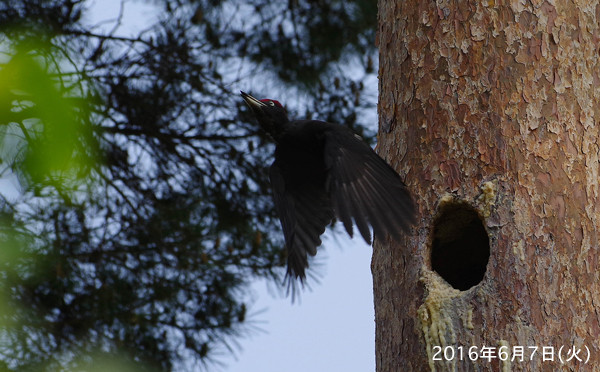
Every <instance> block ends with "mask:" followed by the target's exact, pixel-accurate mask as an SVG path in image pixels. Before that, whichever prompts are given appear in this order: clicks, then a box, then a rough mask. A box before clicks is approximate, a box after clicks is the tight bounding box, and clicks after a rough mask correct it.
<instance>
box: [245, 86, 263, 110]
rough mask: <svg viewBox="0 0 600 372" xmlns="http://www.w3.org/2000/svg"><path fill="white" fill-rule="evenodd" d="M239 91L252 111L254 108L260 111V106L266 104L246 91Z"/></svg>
mask: <svg viewBox="0 0 600 372" xmlns="http://www.w3.org/2000/svg"><path fill="white" fill-rule="evenodd" d="M240 93H241V94H242V98H243V99H244V101H246V104H247V105H248V106H250V108H251V109H252V111H254V110H259V111H260V109H261V108H263V107H266V106H267V104H266V103H264V102H261V101H259V100H257V99H256V98H254V97H252V96H251V95H249V94H248V93H246V92H242V91H241V90H240Z"/></svg>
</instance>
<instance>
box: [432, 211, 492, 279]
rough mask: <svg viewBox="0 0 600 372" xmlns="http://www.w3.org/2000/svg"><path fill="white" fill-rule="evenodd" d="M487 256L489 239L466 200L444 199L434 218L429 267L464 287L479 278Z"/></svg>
mask: <svg viewBox="0 0 600 372" xmlns="http://www.w3.org/2000/svg"><path fill="white" fill-rule="evenodd" d="M489 258H490V239H489V237H488V234H487V231H486V229H485V227H484V225H483V220H482V219H481V217H480V215H479V214H478V213H477V211H476V210H475V209H474V208H473V207H471V206H470V205H468V204H466V203H460V202H451V203H445V204H444V205H443V206H442V207H441V208H440V211H439V213H438V216H437V217H436V218H435V219H434V225H433V239H432V246H431V268H432V269H433V270H434V271H435V272H437V273H438V274H439V275H440V276H441V277H442V278H444V280H446V281H447V282H448V284H450V285H451V286H452V287H454V288H456V289H459V290H461V291H464V290H467V289H469V288H471V287H473V286H475V285H477V284H479V283H480V282H481V281H482V280H483V276H484V275H485V271H486V268H487V263H488V261H489Z"/></svg>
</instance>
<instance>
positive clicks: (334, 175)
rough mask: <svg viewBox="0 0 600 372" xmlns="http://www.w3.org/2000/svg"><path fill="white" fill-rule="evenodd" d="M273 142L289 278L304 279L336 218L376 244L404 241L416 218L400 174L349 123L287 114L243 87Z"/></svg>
mask: <svg viewBox="0 0 600 372" xmlns="http://www.w3.org/2000/svg"><path fill="white" fill-rule="evenodd" d="M241 94H242V98H244V101H246V103H247V104H248V106H250V108H251V109H252V112H253V113H254V115H255V116H256V118H257V119H258V122H259V124H260V125H261V127H262V128H263V130H265V131H266V132H267V133H268V134H269V135H270V136H271V137H272V138H273V140H274V141H275V144H276V148H275V161H274V162H273V164H272V165H271V170H270V178H271V186H272V188H273V199H274V201H275V208H276V211H277V214H278V215H279V218H280V220H281V226H282V227H283V235H284V237H285V242H286V247H287V275H288V278H289V279H300V281H301V282H303V281H304V279H305V278H306V273H305V270H306V268H307V267H308V255H309V254H310V255H311V256H314V255H315V254H316V253H317V247H318V246H319V245H321V238H320V236H321V234H323V232H325V227H326V226H327V225H328V224H330V223H331V221H332V220H333V218H334V217H337V218H338V219H339V220H340V221H341V222H342V223H343V224H344V227H345V228H346V231H347V232H348V234H350V236H352V232H353V231H352V221H353V220H354V223H355V224H356V226H357V227H358V231H360V234H361V235H362V237H363V238H364V239H365V241H367V243H369V244H371V232H370V229H369V226H372V227H373V233H374V234H375V236H376V237H378V239H383V238H385V237H386V234H390V235H391V236H392V237H393V238H394V239H396V240H398V238H399V237H400V231H401V230H403V231H405V232H407V231H408V229H409V226H410V225H411V224H412V223H414V221H415V205H414V203H413V200H412V198H411V196H410V193H409V192H408V189H407V187H406V185H405V184H404V182H402V179H401V178H400V176H399V175H398V173H397V172H396V171H395V170H394V169H393V168H392V167H390V166H389V165H388V164H387V163H386V162H385V160H383V159H382V158H381V157H379V155H377V154H376V153H375V151H373V149H371V147H370V146H369V145H367V144H366V143H365V142H363V140H362V139H361V137H360V136H358V135H357V134H355V133H354V132H353V131H352V130H351V129H349V128H347V127H345V126H342V125H338V124H331V123H327V122H324V121H318V120H289V119H288V117H287V112H286V110H285V108H283V106H282V105H281V103H279V102H278V101H276V100H272V99H261V100H258V99H256V98H254V97H252V96H251V95H249V94H247V93H244V92H241Z"/></svg>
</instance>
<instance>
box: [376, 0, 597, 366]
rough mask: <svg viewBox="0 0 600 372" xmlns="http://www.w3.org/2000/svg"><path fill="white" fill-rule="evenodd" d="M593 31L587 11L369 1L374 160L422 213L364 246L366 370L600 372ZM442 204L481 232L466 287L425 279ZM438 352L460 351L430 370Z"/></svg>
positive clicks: (528, 4)
mask: <svg viewBox="0 0 600 372" xmlns="http://www.w3.org/2000/svg"><path fill="white" fill-rule="evenodd" d="M599 25H600V5H598V4H596V3H595V2H586V1H573V2H568V1H562V0H557V1H536V0H532V1H523V0H513V1H510V2H502V1H494V0H490V1H447V0H441V1H435V2H434V1H420V0H408V1H395V0H380V1H379V30H378V38H377V39H378V40H377V42H378V47H379V51H380V59H379V63H380V66H379V74H380V76H379V79H380V80H379V81H380V87H379V99H380V102H379V121H380V134H379V142H378V143H379V144H378V151H379V153H380V154H381V155H382V156H383V157H384V158H386V159H387V160H388V162H390V164H392V166H394V167H395V168H396V169H397V170H398V171H399V172H400V174H402V175H404V176H405V180H406V183H407V184H408V186H409V188H410V189H411V191H412V193H413V195H414V197H415V200H416V201H417V204H418V206H419V212H418V213H419V218H418V223H417V225H416V226H414V229H413V233H412V235H410V236H407V237H406V239H405V241H403V242H393V241H391V240H387V241H378V242H376V244H375V248H374V254H373V261H372V271H373V279H374V281H373V282H374V283H373V284H374V300H375V320H376V363H377V371H379V372H387V371H498V370H502V371H505V370H518V371H555V370H564V369H570V370H573V371H593V370H595V369H596V368H600V367H598V366H600V316H599V314H598V306H600V280H599V275H600V270H599V267H598V249H599V248H598V231H600V203H599V184H598V171H599V165H600V164H599V159H598V153H599V148H598V131H599V128H598V126H597V125H596V124H597V120H598V119H597V118H598V117H599V116H598V114H599V113H600V112H599V110H600V105H599V104H598V102H599V98H600V66H599V63H598V61H599V47H600V28H599ZM452 203H458V204H456V205H466V206H468V207H470V208H473V210H474V211H476V213H477V215H478V216H479V218H480V219H481V221H482V223H483V225H484V227H485V232H486V233H487V236H488V237H489V250H490V255H489V262H488V263H487V266H486V267H485V270H486V271H485V275H484V276H483V279H482V280H481V282H479V283H478V284H477V285H475V286H473V287H471V288H470V289H467V290H459V289H456V288H453V287H452V286H451V285H449V284H448V283H447V282H446V281H445V280H444V279H443V278H442V277H441V276H440V275H438V273H436V272H435V271H433V270H432V261H431V250H432V245H433V241H434V240H435V236H434V235H435V234H434V230H435V228H434V225H435V224H436V223H437V222H439V221H440V220H439V216H440V213H442V212H441V211H443V209H444V208H445V207H446V206H447V205H449V204H452ZM436 346H439V347H440V348H441V349H442V350H444V349H445V348H446V347H450V348H451V349H447V350H449V351H451V350H454V351H455V356H454V357H453V358H451V359H450V358H444V356H443V355H438V357H440V356H441V358H442V360H438V361H436V360H433V356H434V354H435V351H436V350H435V347H436ZM461 346H462V347H463V356H462V358H459V356H458V351H459V350H460V349H459V347H461ZM472 346H474V347H476V348H477V350H479V351H481V349H482V348H483V347H484V346H485V347H493V348H495V351H496V356H497V357H496V358H490V359H489V360H488V359H487V358H472V357H473V356H474V354H472V355H471V356H469V355H468V349H469V348H470V347H472ZM502 346H504V348H503V349H502V350H505V351H508V358H506V355H503V356H504V357H505V358H504V360H502V359H501V358H500V355H498V353H499V351H500V350H501V349H500V348H501V347H502ZM535 346H537V347H539V349H538V350H537V352H536V353H533V355H532V350H533V349H532V348H529V347H535ZM514 347H524V348H525V350H524V358H523V359H524V360H523V361H521V358H520V357H518V355H517V354H518V351H519V349H514ZM543 347H547V348H548V347H552V348H553V354H554V360H553V361H550V360H547V358H546V360H544V359H545V358H543V354H542V351H543V350H544V349H542V348H543ZM561 347H563V349H562V351H561V350H560V348H561ZM573 348H575V349H576V350H581V351H580V353H579V354H578V357H579V358H581V359H583V360H582V361H579V360H577V358H573V359H571V360H570V361H566V358H567V357H568V356H569V354H568V352H569V351H572V349H573ZM515 350H516V352H515ZM545 351H546V352H549V351H550V349H545ZM559 353H562V355H559ZM449 355H450V354H448V356H449ZM515 355H517V357H515V359H514V360H511V359H513V357H514V356H515ZM571 355H572V354H571ZM546 356H547V357H549V354H546ZM559 357H560V358H563V361H564V363H565V364H562V362H561V361H560V358H559ZM588 357H589V360H588V361H587V363H586V359H587V358H588ZM474 359H475V360H474Z"/></svg>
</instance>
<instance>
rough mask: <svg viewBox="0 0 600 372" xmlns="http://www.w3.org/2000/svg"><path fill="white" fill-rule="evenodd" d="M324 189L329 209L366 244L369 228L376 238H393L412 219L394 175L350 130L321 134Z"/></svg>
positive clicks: (411, 206)
mask: <svg viewBox="0 0 600 372" xmlns="http://www.w3.org/2000/svg"><path fill="white" fill-rule="evenodd" d="M324 156H325V166H326V168H327V170H328V179H327V187H328V191H329V193H330V195H331V198H332V200H333V208H334V211H335V214H336V215H337V217H338V218H339V219H340V220H341V221H342V223H343V224H344V227H345V228H346V230H347V231H348V233H349V234H350V235H352V222H353V221H354V223H356V225H357V227H358V229H359V231H360V233H361V235H362V237H363V238H364V239H365V241H367V242H369V243H370V241H371V239H370V237H371V236H370V231H369V226H371V227H373V233H374V234H375V236H377V237H378V238H379V239H382V238H385V235H386V234H390V235H392V237H394V238H395V239H397V238H399V237H400V232H401V231H405V232H406V231H408V229H409V228H410V225H411V224H412V223H414V220H415V205H414V202H413V200H412V198H411V196H410V193H409V192H408V189H407V188H406V185H405V184H404V182H402V179H401V178H400V176H399V175H398V173H397V172H396V171H395V170H394V169H393V168H392V167H390V166H389V165H388V164H387V163H386V162H385V160H383V159H382V158H381V157H379V155H377V154H376V153H375V152H374V151H373V150H372V149H371V148H370V147H369V146H368V145H367V144H366V143H364V142H363V141H362V140H361V139H359V138H357V136H355V135H354V134H353V133H352V132H351V131H350V130H337V129H336V130H330V131H328V132H327V133H326V134H325V150H324Z"/></svg>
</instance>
